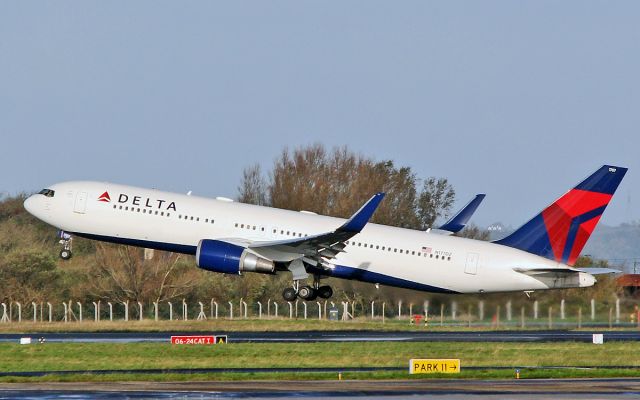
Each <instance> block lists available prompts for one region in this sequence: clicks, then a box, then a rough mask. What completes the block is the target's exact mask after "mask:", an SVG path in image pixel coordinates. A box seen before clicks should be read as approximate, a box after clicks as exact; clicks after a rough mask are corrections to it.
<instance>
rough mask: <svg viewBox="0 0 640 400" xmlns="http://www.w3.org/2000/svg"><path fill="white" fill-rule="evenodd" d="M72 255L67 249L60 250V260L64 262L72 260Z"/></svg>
mask: <svg viewBox="0 0 640 400" xmlns="http://www.w3.org/2000/svg"><path fill="white" fill-rule="evenodd" d="M72 255H73V253H71V250H67V249H62V250H60V258H62V259H63V260H68V259H70V258H71V256H72Z"/></svg>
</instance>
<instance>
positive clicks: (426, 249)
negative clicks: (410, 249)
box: [422, 246, 432, 254]
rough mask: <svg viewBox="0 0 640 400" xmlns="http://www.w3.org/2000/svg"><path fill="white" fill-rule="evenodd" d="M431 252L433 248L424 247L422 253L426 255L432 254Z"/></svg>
mask: <svg viewBox="0 0 640 400" xmlns="http://www.w3.org/2000/svg"><path fill="white" fill-rule="evenodd" d="M431 250H432V249H431V247H425V246H422V251H423V252H425V253H428V254H431Z"/></svg>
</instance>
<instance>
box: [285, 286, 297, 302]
mask: <svg viewBox="0 0 640 400" xmlns="http://www.w3.org/2000/svg"><path fill="white" fill-rule="evenodd" d="M282 297H283V298H284V299H285V301H294V300H295V299H296V297H298V293H297V292H296V290H295V289H294V288H291V287H288V288H286V289H285V290H283V291H282Z"/></svg>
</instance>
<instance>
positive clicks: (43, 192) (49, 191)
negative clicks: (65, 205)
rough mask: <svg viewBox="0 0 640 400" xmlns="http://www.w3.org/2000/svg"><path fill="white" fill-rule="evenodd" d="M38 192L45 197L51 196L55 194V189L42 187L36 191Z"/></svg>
mask: <svg viewBox="0 0 640 400" xmlns="http://www.w3.org/2000/svg"><path fill="white" fill-rule="evenodd" d="M38 194H43V195H45V196H47V197H53V196H54V195H55V194H56V191H55V190H51V189H42V190H41V191H39V192H38Z"/></svg>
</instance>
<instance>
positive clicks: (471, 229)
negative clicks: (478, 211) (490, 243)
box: [456, 224, 491, 240]
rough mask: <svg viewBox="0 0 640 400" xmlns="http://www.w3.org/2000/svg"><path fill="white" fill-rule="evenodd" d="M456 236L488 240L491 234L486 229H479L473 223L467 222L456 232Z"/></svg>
mask: <svg viewBox="0 0 640 400" xmlns="http://www.w3.org/2000/svg"><path fill="white" fill-rule="evenodd" d="M456 236H460V237H463V238H467V239H476V240H489V239H490V236H491V234H490V233H489V231H488V230H486V229H480V228H479V227H478V226H477V225H475V224H469V225H467V226H466V227H465V228H464V229H463V230H462V231H460V232H458V233H457V234H456Z"/></svg>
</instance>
